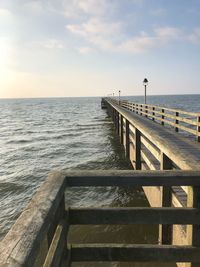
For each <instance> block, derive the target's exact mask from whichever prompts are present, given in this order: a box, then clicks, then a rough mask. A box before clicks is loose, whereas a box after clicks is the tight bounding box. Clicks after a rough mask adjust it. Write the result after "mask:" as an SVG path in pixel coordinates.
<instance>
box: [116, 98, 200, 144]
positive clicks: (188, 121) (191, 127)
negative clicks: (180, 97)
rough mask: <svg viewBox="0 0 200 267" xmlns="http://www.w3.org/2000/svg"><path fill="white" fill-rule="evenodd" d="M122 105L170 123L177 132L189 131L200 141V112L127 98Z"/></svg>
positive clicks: (162, 122)
mask: <svg viewBox="0 0 200 267" xmlns="http://www.w3.org/2000/svg"><path fill="white" fill-rule="evenodd" d="M112 101H114V102H115V103H119V101H117V100H116V99H112ZM120 105H121V106H122V107H124V108H126V109H128V110H131V111H133V112H135V113H136V114H139V115H142V116H145V117H147V118H149V119H151V120H153V121H157V122H159V123H161V124H162V125H169V126H170V127H173V128H174V129H175V131H176V132H178V131H183V132H187V133H189V134H190V135H192V136H195V137H196V139H197V141H198V142H200V113H196V112H188V111H183V110H179V109H171V108H166V107H160V106H155V105H149V104H139V103H132V102H129V101H126V100H125V101H123V100H122V101H120Z"/></svg>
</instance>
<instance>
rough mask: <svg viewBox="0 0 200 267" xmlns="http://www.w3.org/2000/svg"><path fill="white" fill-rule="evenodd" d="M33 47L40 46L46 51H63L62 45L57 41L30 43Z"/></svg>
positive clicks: (48, 40) (61, 42)
mask: <svg viewBox="0 0 200 267" xmlns="http://www.w3.org/2000/svg"><path fill="white" fill-rule="evenodd" d="M32 45H33V46H40V47H42V48H46V49H63V48H64V47H65V46H64V43H63V41H61V40H57V39H47V40H43V41H37V42H33V43H32Z"/></svg>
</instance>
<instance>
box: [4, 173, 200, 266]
mask: <svg viewBox="0 0 200 267" xmlns="http://www.w3.org/2000/svg"><path fill="white" fill-rule="evenodd" d="M141 185H145V186H158V185H162V186H169V185H170V186H172V185H192V186H195V187H196V186H200V171H157V172H153V171H118V170H113V171H80V172H67V173H65V172H60V173H59V172H57V173H53V174H51V175H50V176H49V177H48V178H47V180H46V181H45V182H44V184H43V185H42V186H41V188H40V189H39V190H38V192H37V193H36V194H35V196H34V197H33V199H32V200H31V202H30V203H29V205H28V206H27V208H26V209H25V210H24V212H22V214H21V216H20V217H19V219H18V220H17V221H16V223H15V225H14V226H13V227H12V229H11V230H10V231H9V233H8V234H7V235H6V237H5V238H4V239H3V241H2V242H1V243H0V266H3V267H11V266H17V267H22V266H27V267H29V266H34V264H35V262H36V261H37V254H38V253H39V248H40V246H41V243H43V242H44V240H45V239H46V236H47V234H48V231H49V229H51V224H52V222H53V223H54V219H55V217H54V216H56V214H60V217H59V218H57V217H56V218H57V219H58V220H57V224H56V225H55V229H54V233H53V236H52V239H51V243H50V244H49V246H48V247H49V248H48V250H47V251H46V252H45V251H43V254H44V253H45V254H46V259H44V261H43V263H41V264H40V266H44V267H50V266H51V267H52V266H53V267H55V266H60V264H62V263H63V262H65V264H66V265H65V266H71V262H72V261H82V260H83V259H86V258H87V261H91V260H92V261H104V260H109V261H112V260H117V261H118V260H119V261H121V260H123V261H135V260H136V259H137V261H149V260H150V259H152V255H154V256H153V259H154V260H155V261H176V260H178V261H179V262H191V261H192V262H198V263H199V262H200V256H199V251H200V249H199V247H198V246H197V247H195V248H194V247H193V246H178V247H177V246H173V245H171V246H164V245H163V246H157V245H135V244H127V245H124V244H123V245H120V244H107V245H105V244H96V245H95V244H91V245H88V244H84V245H73V244H72V245H69V246H68V249H66V243H67V231H68V227H69V226H70V225H74V224H87V225H88V224H138V223H145V224H158V223H161V224H194V225H196V224H199V221H200V210H199V208H198V207H191V208H173V207H164V208H163V207H160V208H148V207H134V208H133V207H127V208H68V209H66V208H65V210H63V207H64V206H63V205H62V204H61V203H63V202H62V200H63V196H64V191H65V188H66V187H69V186H129V187H130V186H137V187H138V186H141ZM193 197H194V198H195V199H196V198H197V197H199V192H197V191H194V195H193ZM194 203H195V201H194ZM61 207H62V208H61ZM60 209H62V212H60ZM34 210H35V211H36V212H35V213H34ZM32 213H33V215H32V218H35V220H36V219H37V223H36V221H35V220H32V219H31V220H30V219H28V218H29V216H31V214H32ZM61 214H62V215H61ZM27 216H28V217H27ZM35 216H36V217H35ZM35 223H36V224H35ZM19 229H20V232H16V231H17V230H19ZM33 229H34V231H33ZM122 250H123V253H122V254H120V253H121V252H122ZM92 251H94V252H95V254H93V256H91V255H87V253H91V252H92ZM101 251H104V252H103V254H102V253H101ZM109 251H110V252H112V253H113V254H112V255H113V256H110V257H109V259H108V254H107V253H108V252H109ZM118 253H119V254H118ZM132 253H133V254H132ZM135 253H136V254H139V255H140V256H138V257H134V258H133V256H131V255H136V254H135ZM152 253H153V254H152ZM144 254H145V255H144ZM182 254H184V256H182ZM83 255H85V256H83ZM103 255H104V256H103ZM106 255H107V256H106ZM161 255H162V257H161ZM67 262H68V264H67ZM13 264H14V265H13Z"/></svg>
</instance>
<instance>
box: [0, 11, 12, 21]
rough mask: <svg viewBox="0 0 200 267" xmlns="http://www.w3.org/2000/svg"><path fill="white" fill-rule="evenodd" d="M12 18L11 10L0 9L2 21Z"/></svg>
mask: <svg viewBox="0 0 200 267" xmlns="http://www.w3.org/2000/svg"><path fill="white" fill-rule="evenodd" d="M11 18H12V13H11V11H10V10H8V9H6V8H0V20H1V19H3V20H4V19H11Z"/></svg>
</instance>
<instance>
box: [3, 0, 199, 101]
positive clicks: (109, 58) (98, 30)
mask: <svg viewBox="0 0 200 267" xmlns="http://www.w3.org/2000/svg"><path fill="white" fill-rule="evenodd" d="M199 72H200V1H199V0H0V98H21V97H22V98H24V97H72V96H106V95H108V94H113V93H114V94H115V95H117V94H118V91H119V90H120V91H121V94H122V95H143V94H144V86H143V83H142V82H143V79H144V78H147V79H148V80H149V83H148V86H147V94H149V95H157V94H160V95H165V94H198V93H200V81H199Z"/></svg>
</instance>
